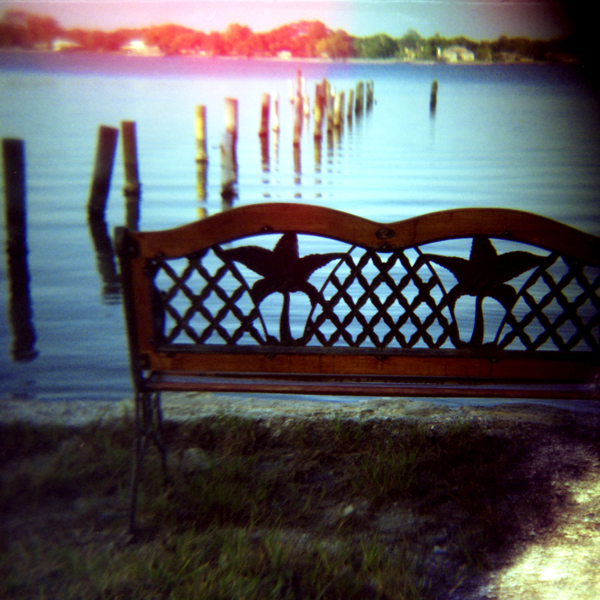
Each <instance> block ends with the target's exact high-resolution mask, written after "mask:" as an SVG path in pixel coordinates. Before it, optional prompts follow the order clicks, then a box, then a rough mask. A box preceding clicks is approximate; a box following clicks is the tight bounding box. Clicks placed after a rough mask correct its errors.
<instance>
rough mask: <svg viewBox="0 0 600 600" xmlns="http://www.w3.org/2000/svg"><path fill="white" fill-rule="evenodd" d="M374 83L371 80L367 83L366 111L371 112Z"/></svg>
mask: <svg viewBox="0 0 600 600" xmlns="http://www.w3.org/2000/svg"><path fill="white" fill-rule="evenodd" d="M373 88H374V83H373V80H372V79H370V80H369V81H367V110H371V109H372V108H373V95H374V90H373Z"/></svg>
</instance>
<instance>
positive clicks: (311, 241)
mask: <svg viewBox="0 0 600 600" xmlns="http://www.w3.org/2000/svg"><path fill="white" fill-rule="evenodd" d="M116 238H117V247H118V254H119V257H120V265H121V275H122V283H123V294H124V306H125V314H126V322H127V328H128V337H129V346H130V354H131V370H132V377H133V382H134V386H135V393H136V415H137V417H136V418H137V445H136V452H135V463H134V465H135V467H134V476H133V482H132V517H131V527H132V529H133V528H134V526H135V502H136V500H135V498H136V493H137V485H138V480H139V474H140V469H141V463H142V459H143V453H144V448H145V445H146V442H147V439H148V438H150V439H152V440H154V442H155V443H156V444H157V446H158V447H159V449H161V451H162V455H163V460H164V454H165V453H164V447H163V445H162V441H161V438H160V420H161V410H160V393H161V392H163V391H211V392H253V393H269V392H271V393H273V392H277V393H289V394H316V395H321V394H333V395H340V396H348V395H361V396H375V395H376V396H409V397H465V398H466V397H479V398H482V397H498V398H534V397H541V398H598V373H599V364H600V340H599V337H600V336H599V333H600V238H598V237H595V236H592V235H589V234H586V233H583V232H581V231H578V230H576V229H573V228H571V227H568V226H565V225H563V224H560V223H558V222H555V221H552V220H549V219H546V218H543V217H540V216H536V215H533V214H530V213H526V212H521V211H514V210H502V209H460V210H450V211H443V212H437V213H432V214H427V215H424V216H421V217H416V218H412V219H408V220H406V221H401V222H396V223H386V224H382V223H375V222H372V221H368V220H365V219H362V218H359V217H357V216H354V215H350V214H347V213H343V212H340V211H336V210H332V209H327V208H321V207H316V206H308V205H300V204H280V203H271V204H261V205H250V206H245V207H241V208H236V209H232V210H229V211H225V212H222V213H219V214H216V215H214V216H211V217H209V218H207V219H204V220H201V221H197V222H194V223H191V224H189V225H185V226H182V227H178V228H176V229H171V230H166V231H156V232H135V231H129V230H127V229H125V228H118V229H117V232H116Z"/></svg>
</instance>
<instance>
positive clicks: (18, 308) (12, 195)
mask: <svg viewBox="0 0 600 600" xmlns="http://www.w3.org/2000/svg"><path fill="white" fill-rule="evenodd" d="M2 156H3V161H4V196H5V214H6V254H7V258H8V281H9V290H10V299H9V307H10V308H9V314H10V322H11V327H12V331H13V344H12V352H11V354H12V358H13V360H15V361H18V362H26V361H30V360H33V359H34V358H35V357H36V356H37V355H38V352H37V351H36V350H35V347H34V346H35V341H36V334H35V329H34V327H33V318H32V317H33V312H32V309H31V295H30V292H29V265H28V262H27V254H28V249H27V216H26V208H25V144H24V143H23V141H22V140H17V139H3V140H2Z"/></svg>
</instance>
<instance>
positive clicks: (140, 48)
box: [121, 40, 159, 54]
mask: <svg viewBox="0 0 600 600" xmlns="http://www.w3.org/2000/svg"><path fill="white" fill-rule="evenodd" d="M121 50H123V52H127V53H128V54H159V50H158V48H156V47H155V46H148V45H147V44H146V42H144V40H131V41H130V42H129V43H128V44H125V45H124V46H122V47H121Z"/></svg>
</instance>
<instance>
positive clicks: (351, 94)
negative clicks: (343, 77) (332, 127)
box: [346, 89, 354, 123]
mask: <svg viewBox="0 0 600 600" xmlns="http://www.w3.org/2000/svg"><path fill="white" fill-rule="evenodd" d="M353 113H354V90H353V89H351V90H349V92H348V111H347V114H346V118H347V119H348V123H350V122H352V115H353Z"/></svg>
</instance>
